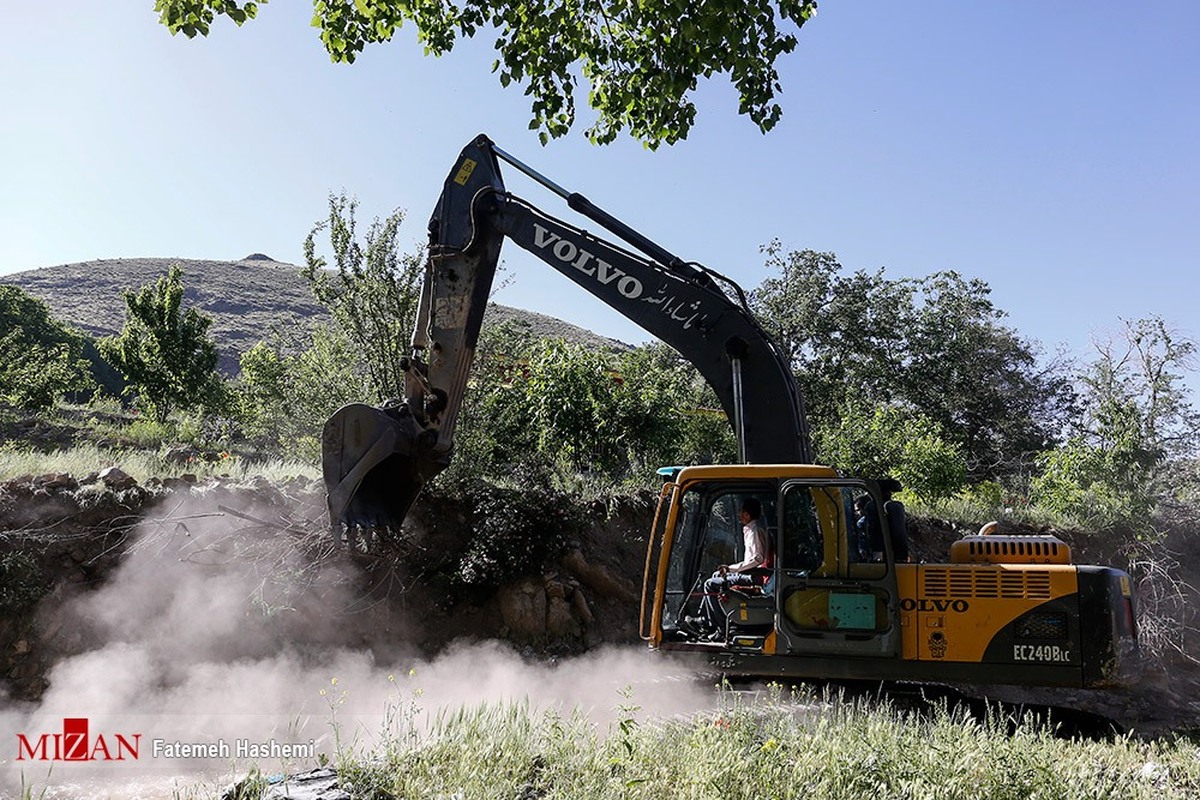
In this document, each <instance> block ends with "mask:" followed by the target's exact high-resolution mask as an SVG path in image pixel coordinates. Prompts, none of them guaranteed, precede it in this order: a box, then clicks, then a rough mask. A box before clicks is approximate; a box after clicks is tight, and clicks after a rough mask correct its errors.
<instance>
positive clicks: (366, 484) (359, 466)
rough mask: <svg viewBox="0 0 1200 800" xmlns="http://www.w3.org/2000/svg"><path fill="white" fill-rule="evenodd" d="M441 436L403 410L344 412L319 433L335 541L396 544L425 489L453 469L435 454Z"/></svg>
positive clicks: (370, 546) (352, 408)
mask: <svg viewBox="0 0 1200 800" xmlns="http://www.w3.org/2000/svg"><path fill="white" fill-rule="evenodd" d="M436 442H437V432H436V431H433V430H428V429H426V428H424V427H423V426H421V425H420V424H419V423H417V421H416V420H415V419H414V418H413V417H412V415H411V414H410V413H409V411H408V408H407V407H406V406H404V405H396V406H394V407H385V408H374V407H372V406H368V405H364V404H362V403H353V404H351V405H348V406H343V407H342V408H341V409H339V410H338V411H337V412H335V413H334V415H333V416H332V417H330V418H329V420H328V421H327V422H326V423H325V427H324V429H323V430H322V431H321V472H322V473H323V477H324V479H325V486H326V488H327V490H328V503H329V519H330V522H331V524H332V526H333V534H334V540H335V542H337V543H338V544H346V545H348V546H350V547H351V548H353V549H360V548H361V549H366V550H376V549H378V548H379V547H380V546H381V545H382V544H383V541H382V540H387V539H391V540H395V539H396V538H397V537H398V536H399V533H400V524H401V523H402V522H403V520H404V517H405V515H406V514H407V513H408V510H409V508H410V507H411V506H412V504H413V501H414V500H416V497H417V494H418V493H419V492H420V491H421V487H423V486H424V485H425V483H426V482H427V481H428V480H429V478H431V477H433V475H435V474H437V473H438V472H440V471H441V470H442V469H444V468H445V467H446V465H447V464H448V463H449V457H448V455H445V454H444V455H439V454H437V453H436V452H435V444H436Z"/></svg>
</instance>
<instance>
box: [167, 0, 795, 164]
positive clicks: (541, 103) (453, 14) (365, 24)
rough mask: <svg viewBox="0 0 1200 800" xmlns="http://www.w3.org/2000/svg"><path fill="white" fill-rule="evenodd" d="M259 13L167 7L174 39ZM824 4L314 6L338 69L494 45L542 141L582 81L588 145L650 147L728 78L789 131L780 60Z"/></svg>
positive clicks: (560, 123) (555, 128) (399, 0)
mask: <svg viewBox="0 0 1200 800" xmlns="http://www.w3.org/2000/svg"><path fill="white" fill-rule="evenodd" d="M265 2H266V0H261V1H260V2H253V1H245V0H156V1H155V4H154V8H155V10H156V11H157V12H158V15H159V19H160V21H161V22H162V23H163V24H164V25H165V26H166V27H167V28H168V29H170V31H171V32H172V33H173V34H175V33H182V34H184V35H185V36H188V37H194V36H207V35H208V32H209V29H210V27H211V25H212V23H213V22H214V20H215V19H216V17H218V16H223V17H227V18H228V19H230V20H232V21H233V22H235V23H236V24H238V25H242V24H244V23H245V22H247V21H249V20H252V19H254V18H255V17H256V16H257V15H258V11H259V6H260V5H263V4H264V3H265ZM816 13H817V3H816V2H815V0H700V1H699V2H695V1H693V0H687V1H686V2H681V1H680V0H638V1H637V2H633V1H632V0H559V1H558V2H547V0H499V1H498V2H497V1H496V0H465V2H463V3H461V4H456V3H443V2H438V1H437V0H415V2H413V1H412V0H314V2H313V26H314V27H315V28H317V29H318V30H319V31H320V37H321V42H322V43H323V44H324V45H325V49H326V50H327V51H328V53H329V56H330V58H331V59H332V60H333V61H335V62H345V63H352V62H353V61H354V60H355V58H356V57H357V56H358V54H359V53H361V52H362V51H363V50H364V49H365V48H366V46H367V45H371V44H379V43H384V42H390V41H391V40H392V37H393V36H395V35H396V32H397V31H398V30H399V29H400V28H401V27H402V26H403V25H404V24H405V23H406V22H411V23H412V24H413V25H414V26H415V27H416V31H417V40H418V41H419V42H420V43H421V44H422V45H423V46H424V48H425V52H426V53H427V54H432V55H439V56H440V55H443V54H445V53H448V52H450V51H451V50H452V49H453V48H454V46H455V44H456V42H457V40H458V39H460V38H463V39H470V38H473V37H474V36H476V35H477V34H482V33H483V31H484V30H485V29H487V30H488V31H489V32H494V34H495V37H496V38H495V49H496V52H497V54H498V58H497V59H496V61H495V62H494V64H493V65H492V71H493V72H494V73H496V74H497V75H498V76H499V79H500V83H501V84H502V85H504V86H508V85H509V84H510V83H517V84H518V85H524V86H525V94H526V95H527V96H529V97H530V98H531V100H530V110H531V112H532V119H531V120H530V123H529V127H530V128H531V129H533V130H537V131H538V135H539V137H540V138H541V140H542V142H543V143H545V142H546V141H547V140H548V139H550V138H557V137H559V136H563V135H564V134H566V133H567V132H568V131H570V130H571V128H572V127H574V125H575V122H576V109H575V94H576V91H577V89H578V84H579V76H582V78H583V79H584V80H585V81H586V82H587V83H588V84H589V91H588V97H587V101H588V105H589V106H590V107H591V108H592V110H593V111H595V112H596V114H597V119H596V121H595V122H594V123H593V124H592V125H591V126H590V127H588V129H587V131H586V135H587V137H588V138H589V139H591V140H592V141H593V142H596V143H608V142H611V141H613V140H614V139H615V138H616V137H617V135H618V134H620V133H621V132H622V131H623V130H626V129H628V131H629V133H630V135H631V136H633V137H634V138H636V139H638V140H639V141H641V142H642V143H643V144H645V145H646V146H647V147H649V148H651V149H654V148H657V147H658V146H660V145H662V144H673V143H675V142H677V141H679V140H680V139H684V138H686V137H687V135H688V132H689V131H690V130H691V128H692V125H693V124H694V123H695V121H696V106H695V104H694V102H693V101H692V94H693V92H694V91H695V90H696V88H697V86H698V85H699V82H700V80H701V79H709V78H712V77H713V76H714V75H727V76H728V77H729V80H730V81H731V82H732V83H733V86H734V88H735V89H736V90H737V92H738V113H739V114H745V115H746V116H748V117H749V118H750V119H751V121H753V123H754V124H755V125H757V126H758V127H759V129H760V130H762V131H763V132H766V131H769V130H770V129H771V128H773V127H774V126H775V124H776V123H777V122H779V119H780V116H781V115H782V113H783V109H782V107H781V106H780V104H779V102H778V100H777V95H778V94H779V93H780V92H781V91H782V90H783V87H782V86H781V84H780V80H779V71H778V68H777V63H778V61H779V58H780V57H781V56H783V55H785V54H787V53H790V52H792V51H793V50H794V49H795V48H796V44H797V41H798V40H797V38H796V35H797V33H798V32H799V29H800V27H801V26H802V25H803V24H804V23H805V22H806V21H807V20H809V19H811V18H812V17H813V16H814V15H815V14H816Z"/></svg>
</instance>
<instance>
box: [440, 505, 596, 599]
mask: <svg viewBox="0 0 1200 800" xmlns="http://www.w3.org/2000/svg"><path fill="white" fill-rule="evenodd" d="M476 485H479V484H476ZM472 498H473V499H474V507H473V508H472V512H471V519H472V524H471V532H472V533H471V538H470V541H469V542H468V544H467V548H466V550H465V552H464V553H463V554H462V556H461V557H460V559H459V562H458V568H457V571H456V573H455V575H454V577H455V579H456V580H457V581H458V582H460V583H461V584H463V585H466V586H469V587H471V588H472V589H494V588H496V587H498V586H501V585H503V584H504V583H505V582H506V581H508V580H512V579H513V578H515V577H518V576H520V575H527V574H529V573H531V572H532V573H535V574H540V570H541V569H542V567H543V564H544V563H545V561H546V560H547V559H548V558H551V557H553V556H557V555H559V554H560V552H561V551H562V549H563V548H564V547H565V546H566V544H567V542H568V541H569V540H570V539H571V537H572V535H573V534H575V533H577V532H578V531H579V530H580V529H581V527H582V523H581V520H580V519H579V513H580V512H579V506H578V505H577V504H575V503H573V502H571V500H570V498H569V497H567V496H565V495H562V494H559V493H556V492H552V491H546V490H543V489H535V490H526V489H521V490H517V489H505V488H502V487H496V486H487V487H486V490H485V491H483V492H478V493H472Z"/></svg>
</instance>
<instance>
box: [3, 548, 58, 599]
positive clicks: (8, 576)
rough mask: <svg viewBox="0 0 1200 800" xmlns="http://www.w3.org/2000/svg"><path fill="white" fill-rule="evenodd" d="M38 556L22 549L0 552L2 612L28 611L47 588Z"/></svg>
mask: <svg viewBox="0 0 1200 800" xmlns="http://www.w3.org/2000/svg"><path fill="white" fill-rule="evenodd" d="M47 588H48V587H47V586H46V580H45V574H44V572H43V571H42V566H41V564H39V563H38V560H37V558H36V557H35V556H34V555H33V554H31V553H28V552H25V551H22V550H10V551H8V552H5V553H0V613H2V614H16V613H22V612H25V611H27V610H28V609H29V608H30V607H32V606H33V604H34V603H36V602H37V601H38V600H40V599H41V598H42V595H44V594H45V593H46V590H47Z"/></svg>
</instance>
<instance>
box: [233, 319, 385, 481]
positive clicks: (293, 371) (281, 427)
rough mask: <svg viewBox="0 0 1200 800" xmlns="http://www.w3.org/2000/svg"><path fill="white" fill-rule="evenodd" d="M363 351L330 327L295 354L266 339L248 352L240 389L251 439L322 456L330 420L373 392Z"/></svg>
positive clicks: (291, 453)
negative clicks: (363, 363)
mask: <svg viewBox="0 0 1200 800" xmlns="http://www.w3.org/2000/svg"><path fill="white" fill-rule="evenodd" d="M357 352H358V351H357V349H356V348H355V347H354V346H353V345H351V344H350V342H348V341H347V340H346V338H345V337H344V336H342V335H341V334H340V333H338V332H337V331H335V330H333V329H331V328H328V327H325V326H318V327H316V328H315V329H314V330H313V334H312V340H311V342H310V343H309V345H308V347H307V349H305V350H303V351H302V352H300V353H298V354H296V355H293V356H287V355H284V354H282V353H281V352H280V348H279V347H277V346H273V345H268V344H267V343H265V342H259V343H258V344H256V345H255V346H254V347H252V348H250V350H248V351H246V353H244V354H243V355H242V358H241V361H240V365H241V373H240V375H239V377H238V380H237V382H236V384H235V388H234V393H235V396H236V398H237V403H236V405H237V409H238V414H239V416H240V419H241V421H242V425H243V427H244V430H245V433H246V434H247V435H248V436H249V437H250V439H251V441H252V442H253V443H254V444H255V445H256V446H258V447H259V448H261V449H264V450H267V451H273V452H278V453H280V454H282V455H284V456H286V457H290V458H299V459H309V460H315V459H317V458H318V457H319V456H320V436H321V428H322V427H323V426H324V424H325V420H327V419H328V418H329V417H330V416H331V415H332V414H333V412H334V411H336V410H337V409H338V408H340V407H341V406H343V405H346V404H347V403H353V402H362V401H363V398H364V397H367V396H368V394H369V392H370V391H371V390H370V388H369V387H368V385H367V380H366V376H365V375H364V374H363V372H362V371H361V370H360V369H359V360H358V357H357Z"/></svg>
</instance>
